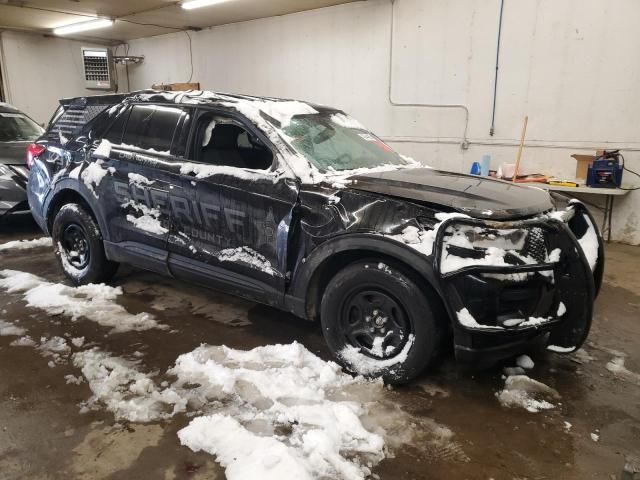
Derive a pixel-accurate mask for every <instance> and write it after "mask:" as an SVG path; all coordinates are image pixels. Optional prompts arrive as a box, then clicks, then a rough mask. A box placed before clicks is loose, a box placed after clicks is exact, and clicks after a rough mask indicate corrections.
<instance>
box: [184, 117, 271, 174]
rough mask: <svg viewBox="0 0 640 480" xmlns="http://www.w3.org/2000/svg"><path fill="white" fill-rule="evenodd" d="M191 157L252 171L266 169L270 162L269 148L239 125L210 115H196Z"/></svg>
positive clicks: (209, 162)
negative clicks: (197, 116)
mask: <svg viewBox="0 0 640 480" xmlns="http://www.w3.org/2000/svg"><path fill="white" fill-rule="evenodd" d="M192 156H193V159H194V160H195V161H198V162H202V163H208V164H210V165H220V166H228V167H237V168H250V169H253V170H268V169H269V168H270V167H271V164H272V163H273V154H272V153H271V150H269V149H268V148H267V147H265V146H264V145H263V144H262V143H261V142H260V141H259V140H258V139H256V138H255V137H254V136H253V135H252V134H251V133H250V132H248V131H247V130H246V129H245V128H244V127H243V126H242V125H241V124H239V123H238V122H236V121H235V120H232V119H230V118H226V117H223V116H220V115H212V114H205V115H201V116H200V117H199V118H198V121H197V124H196V130H195V135H194V147H193V152H192Z"/></svg>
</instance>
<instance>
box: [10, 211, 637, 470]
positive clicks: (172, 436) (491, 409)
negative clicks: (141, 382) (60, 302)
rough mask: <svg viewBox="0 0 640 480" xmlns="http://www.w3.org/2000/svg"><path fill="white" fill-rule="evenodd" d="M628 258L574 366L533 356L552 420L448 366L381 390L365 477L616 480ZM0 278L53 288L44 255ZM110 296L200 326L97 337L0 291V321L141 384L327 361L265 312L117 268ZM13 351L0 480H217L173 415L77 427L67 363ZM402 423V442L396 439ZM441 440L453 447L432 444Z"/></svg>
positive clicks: (51, 265) (633, 323) (21, 234)
mask: <svg viewBox="0 0 640 480" xmlns="http://www.w3.org/2000/svg"><path fill="white" fill-rule="evenodd" d="M38 233H39V232H38V231H37V229H36V227H35V226H34V225H33V223H32V222H31V221H30V220H29V219H28V218H26V217H25V218H22V219H14V220H12V221H11V222H5V223H3V224H0V244H1V243H4V242H7V241H9V240H14V239H17V238H34V237H35V236H38ZM639 251H640V250H638V249H637V248H634V247H629V246H624V245H617V244H611V245H609V246H608V247H607V270H606V277H605V284H604V286H603V289H602V292H601V294H600V297H599V299H598V301H597V303H596V312H595V318H594V326H593V329H592V333H591V336H590V339H589V343H588V344H587V345H586V346H585V348H584V350H585V352H586V354H581V355H580V356H579V357H576V356H569V357H562V356H557V355H554V354H545V355H544V356H538V357H534V360H535V367H534V369H533V370H531V371H530V372H528V375H529V376H530V377H531V378H534V379H536V380H539V381H541V382H543V383H545V384H546V385H549V386H551V387H553V388H554V389H556V390H557V391H558V392H559V394H560V395H561V397H562V398H561V399H558V400H556V401H555V404H556V408H554V409H551V410H547V411H543V412H539V413H529V412H527V411H526V410H524V409H515V408H514V409H510V408H505V407H503V406H501V405H500V404H499V402H498V401H497V399H496V396H495V393H496V392H498V391H500V390H501V389H502V388H503V387H504V378H503V377H502V375H503V371H502V367H503V366H504V365H503V366H496V367H495V368H493V369H491V370H488V371H484V372H481V373H465V372H460V371H459V370H457V369H456V367H455V365H454V363H453V361H452V359H451V358H450V355H449V356H448V357H445V359H444V360H443V362H442V364H441V365H440V366H438V367H437V368H436V369H435V370H434V371H432V372H429V373H428V374H426V375H425V376H424V377H423V378H421V379H419V380H418V381H416V382H414V383H413V384H412V385H409V386H406V387H402V388H395V389H388V390H384V391H383V394H382V395H383V398H382V399H381V400H382V402H384V404H386V405H394V404H395V405H397V406H399V407H400V409H401V411H402V412H403V415H396V416H393V415H390V416H389V417H388V418H387V419H386V422H387V423H388V424H387V425H385V427H386V428H387V430H388V431H389V432H390V434H389V438H387V443H388V445H389V446H390V448H391V450H392V452H393V455H394V456H393V458H387V459H385V460H383V461H382V462H381V463H380V464H379V465H378V466H377V467H375V469H374V474H375V475H378V476H379V478H382V479H422V478H425V479H426V478H433V479H440V478H465V479H488V478H494V479H516V478H517V479H523V478H530V479H544V478H547V479H555V478H564V479H591V478H593V479H596V478H597V479H603V478H606V479H609V478H620V475H621V473H622V469H623V466H624V463H625V457H626V456H628V455H638V453H640V375H639V374H637V373H634V372H640V316H639V313H640V275H638V271H639V270H640V257H639V256H638V252H639ZM0 269H13V270H20V271H25V272H30V273H33V274H37V275H39V276H42V277H44V278H46V279H47V280H49V281H53V282H64V279H63V277H62V275H61V273H60V272H59V270H58V267H57V265H56V263H55V261H54V257H53V254H52V250H51V248H46V247H40V248H34V249H26V250H10V251H4V252H0ZM115 283H116V284H118V285H121V286H122V287H123V289H124V291H125V294H124V295H123V296H122V297H121V299H120V300H119V302H120V303H121V304H122V305H124V306H125V307H126V308H127V310H129V311H130V312H133V313H137V312H143V311H149V309H150V304H151V303H152V302H154V301H156V300H158V299H165V300H166V299H167V298H168V297H171V296H173V297H174V298H179V297H183V298H184V297H187V298H189V299H190V300H189V301H190V302H191V305H192V306H193V305H197V304H198V303H199V302H200V303H207V304H209V305H210V310H209V312H210V314H209V315H208V316H205V315H204V314H203V313H202V312H200V313H198V311H193V310H197V309H196V308H192V309H191V310H192V312H189V311H188V310H189V309H185V308H184V305H182V306H180V304H175V305H174V306H173V307H172V306H171V302H169V303H168V305H169V306H168V307H167V308H166V309H164V310H154V311H153V313H154V315H155V316H156V318H157V319H158V320H159V321H161V322H162V323H165V324H167V325H169V327H170V328H171V329H173V330H175V331H174V332H168V331H166V330H147V331H143V332H130V333H123V334H110V335H107V332H108V329H105V328H104V327H101V326H99V325H97V324H96V323H93V322H89V321H85V320H82V319H81V320H79V321H77V322H71V320H70V319H69V318H67V317H62V316H56V317H50V316H48V315H47V314H46V313H44V312H43V311H41V310H38V309H35V308H28V307H26V306H25V303H24V300H23V296H22V295H21V294H20V293H14V294H8V293H7V292H6V290H4V289H0V312H2V311H3V310H6V311H5V312H4V313H2V314H0V319H4V320H6V321H9V322H15V323H16V325H19V326H21V327H24V328H25V329H26V330H27V331H28V334H29V335H30V336H31V337H32V338H33V339H36V340H37V339H40V337H43V336H44V337H52V336H54V335H57V336H61V337H64V336H65V335H66V336H67V337H68V338H70V337H80V336H84V337H85V345H95V346H98V347H99V348H101V349H103V350H105V351H109V352H111V353H113V354H114V355H117V356H123V357H131V355H132V353H133V352H134V351H139V352H141V353H142V354H143V356H142V358H141V364H143V365H144V368H145V370H146V371H153V370H158V371H161V372H163V371H165V370H166V369H167V368H168V367H170V366H172V365H173V364H174V362H175V360H176V358H177V357H178V356H179V355H180V354H182V353H185V352H190V351H192V350H193V349H194V348H196V347H197V346H198V345H199V344H200V343H201V342H206V343H209V344H212V345H222V344H225V345H228V346H230V347H234V348H239V349H250V348H253V347H256V346H260V345H266V344H274V343H289V342H292V341H294V340H298V341H299V342H301V343H303V344H304V345H305V346H306V347H307V348H308V349H309V350H311V351H312V352H314V353H316V354H317V355H319V356H321V357H322V358H325V359H326V358H329V356H328V353H327V350H326V348H325V347H324V342H323V339H322V337H321V334H320V331H319V329H318V328H317V326H315V325H309V324H306V323H304V322H301V321H298V320H297V319H296V318H294V317H291V316H289V315H286V314H283V313H280V312H278V311H276V310H273V309H270V308H267V307H263V306H259V305H255V304H252V303H249V302H244V301H241V300H238V299H234V298H231V297H229V296H226V295H224V294H220V293H216V292H212V291H209V290H206V289H201V288H195V287H191V286H186V285H183V284H181V283H179V282H173V281H170V280H167V279H164V278H161V277H158V276H155V275H152V274H149V273H145V272H140V271H135V270H132V269H129V268H123V269H122V270H121V271H120V273H119V274H118V277H117V279H116V280H115ZM15 339H16V337H11V336H2V337H0V479H1V480H8V479H58V478H61V479H62V478H64V479H69V478H73V479H76V478H77V479H92V480H98V479H133V478H136V479H167V480H168V479H204V478H207V479H213V478H224V470H223V469H222V468H221V467H219V466H218V465H217V464H216V463H215V462H214V460H213V457H212V456H210V455H208V454H205V453H198V454H196V453H193V452H191V450H189V449H188V448H186V447H183V446H181V445H180V442H179V440H178V438H177V432H178V430H180V429H181V428H183V427H184V426H185V425H187V424H188V423H189V418H187V417H186V416H180V415H178V416H176V417H174V418H173V419H171V420H167V421H163V422H153V423H148V424H142V423H127V422H122V421H120V422H116V421H115V419H114V416H113V414H111V413H109V412H107V411H106V410H104V409H102V410H98V411H89V412H88V413H84V414H81V413H80V407H79V404H80V403H81V402H83V401H86V400H87V399H88V398H89V397H90V396H91V391H90V389H89V387H88V385H87V383H86V382H85V383H81V384H79V385H75V384H67V383H66V381H65V378H64V377H65V375H79V374H80V373H79V370H78V369H77V368H75V367H74V366H73V365H72V363H71V362H67V363H65V364H61V365H55V366H54V368H49V367H48V366H47V364H48V361H49V360H50V359H49V358H46V357H44V356H42V355H41V353H40V351H39V350H37V349H35V348H21V347H14V346H10V343H11V342H12V341H13V340H15ZM614 358H624V360H625V364H624V365H625V367H626V370H620V371H618V372H616V373H614V372H612V371H610V370H609V369H608V368H607V364H608V363H609V362H611V361H612V360H613V359H614ZM505 365H508V366H511V365H513V361H511V362H506V363H505ZM610 366H611V365H610ZM394 419H395V420H394ZM379 420H380V421H381V422H382V423H383V424H384V422H385V420H384V418H382V417H381V418H380V419H379ZM394 422H395V424H393V423H394ZM416 422H418V423H417V427H416ZM565 422H569V423H570V424H571V427H570V428H569V427H568V425H567V424H566V423H565ZM410 424H411V425H412V426H413V429H414V433H415V436H414V438H413V439H407V438H403V437H402V435H401V433H402V432H403V431H404V430H405V429H406V428H408V427H409V426H410ZM441 427H444V428H441ZM446 429H449V430H450V431H451V432H453V435H451V434H450V433H446V434H443V433H442V431H443V430H445V431H446ZM421 430H423V431H421ZM592 433H593V434H596V435H597V436H598V441H595V440H594V439H592V436H591V434H592ZM594 438H596V437H594ZM404 442H408V443H406V444H403V443H404Z"/></svg>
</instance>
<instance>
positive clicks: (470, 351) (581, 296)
mask: <svg viewBox="0 0 640 480" xmlns="http://www.w3.org/2000/svg"><path fill="white" fill-rule="evenodd" d="M456 228H458V229H460V228H462V229H464V228H471V229H477V228H479V229H481V230H483V231H489V232H491V231H496V232H499V231H505V230H509V231H513V230H523V231H525V232H532V231H534V230H535V231H536V232H537V233H538V234H539V233H540V232H542V235H541V236H539V238H540V239H541V240H540V241H542V242H544V247H545V251H546V252H547V255H546V256H545V258H544V259H540V261H535V262H531V261H530V259H529V263H526V262H521V264H513V265H512V264H509V265H495V264H483V262H482V261H478V262H475V263H474V262H473V261H468V262H463V263H462V266H461V267H460V268H455V269H453V270H451V269H450V268H447V265H446V258H447V255H449V252H448V248H449V245H448V243H447V237H448V236H450V232H451V230H452V229H456ZM589 236H591V238H596V239H597V259H596V261H595V264H594V265H593V269H592V268H591V266H590V263H589V259H588V258H587V255H589V254H590V255H593V250H592V251H591V252H587V253H585V251H584V249H583V248H584V247H583V244H582V243H581V242H583V243H584V242H586V241H587V239H588V238H589ZM552 251H555V252H556V257H558V258H551V259H550V258H549V257H548V252H552ZM443 252H445V253H446V255H443ZM557 252H559V256H558V255H557ZM520 257H521V256H520ZM433 268H434V272H436V276H437V277H439V282H440V289H441V292H443V296H444V303H445V306H446V309H447V311H448V313H449V317H450V318H451V319H452V325H453V334H454V345H455V354H456V358H457V360H458V361H459V362H461V363H473V364H474V365H476V366H487V365H489V364H492V363H495V362H496V361H497V360H500V359H502V358H506V357H509V356H512V355H515V354H518V353H522V352H524V351H526V350H528V349H530V348H532V347H533V346H536V345H537V346H547V345H552V346H554V347H551V348H553V349H554V350H555V351H559V352H563V353H570V352H572V351H575V350H577V349H578V348H579V347H580V346H581V345H582V343H583V342H584V341H585V340H586V338H587V335H588V333H589V330H590V327H591V317H592V313H593V302H594V300H595V297H596V296H597V294H598V291H599V289H600V285H601V282H602V274H603V270H604V250H603V239H602V236H601V234H600V232H599V231H598V229H597V226H596V223H595V220H594V218H593V217H592V215H591V214H590V213H589V211H588V210H587V209H586V207H585V206H584V205H583V204H582V203H580V202H578V201H572V202H571V203H570V205H569V206H568V207H567V209H566V210H563V211H559V212H553V213H549V214H544V215H540V216H538V217H535V218H531V219H526V220H518V221H512V222H495V221H486V220H478V219H472V218H462V217H454V218H450V219H448V220H445V221H444V222H443V223H442V224H441V226H440V228H439V229H438V232H437V235H436V238H435V243H434V255H433ZM464 310H466V313H465V312H464ZM467 314H468V315H467Z"/></svg>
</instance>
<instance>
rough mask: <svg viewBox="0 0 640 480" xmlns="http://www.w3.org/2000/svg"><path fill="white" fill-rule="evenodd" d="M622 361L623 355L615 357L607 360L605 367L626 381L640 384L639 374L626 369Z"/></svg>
mask: <svg viewBox="0 0 640 480" xmlns="http://www.w3.org/2000/svg"><path fill="white" fill-rule="evenodd" d="M624 363H625V359H624V357H623V356H620V357H615V358H614V359H613V360H611V361H610V362H607V365H606V368H607V370H609V371H610V372H611V373H613V374H614V375H615V376H617V377H620V378H622V379H623V380H626V381H627V382H631V383H635V384H637V385H640V374H638V373H635V372H632V371H631V370H628V369H627V367H625V365H624Z"/></svg>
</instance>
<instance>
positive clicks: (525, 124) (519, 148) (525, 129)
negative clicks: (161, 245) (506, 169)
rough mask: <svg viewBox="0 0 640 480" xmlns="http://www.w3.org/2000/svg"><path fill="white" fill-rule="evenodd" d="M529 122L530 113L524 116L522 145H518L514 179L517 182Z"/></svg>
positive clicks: (521, 136)
mask: <svg viewBox="0 0 640 480" xmlns="http://www.w3.org/2000/svg"><path fill="white" fill-rule="evenodd" d="M527 123H529V115H527V116H526V117H524V125H523V126H522V135H520V146H519V147H518V156H517V158H516V168H515V169H514V170H513V179H512V180H511V181H513V182H515V181H516V178H517V177H518V170H520V158H522V149H523V148H524V137H525V135H526V134H527Z"/></svg>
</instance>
